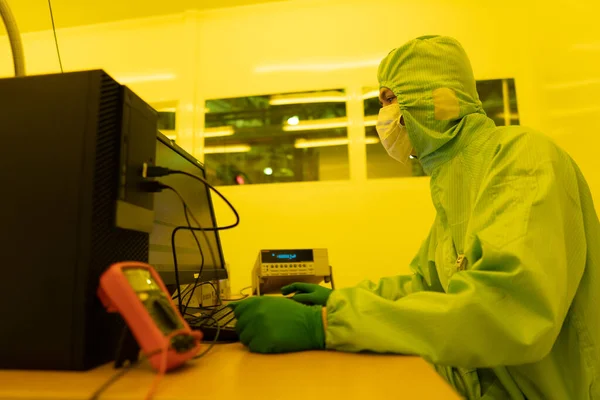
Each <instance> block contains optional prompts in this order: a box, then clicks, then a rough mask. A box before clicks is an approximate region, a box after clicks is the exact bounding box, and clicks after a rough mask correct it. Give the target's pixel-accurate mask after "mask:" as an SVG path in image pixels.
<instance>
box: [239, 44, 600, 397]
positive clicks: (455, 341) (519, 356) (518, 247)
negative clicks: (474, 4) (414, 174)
mask: <svg viewBox="0 0 600 400" xmlns="http://www.w3.org/2000/svg"><path fill="white" fill-rule="evenodd" d="M378 79H379V85H380V100H381V103H382V104H383V107H382V108H381V111H380V113H379V121H378V123H377V131H378V134H379V136H380V138H381V142H382V144H383V146H384V147H385V148H386V150H387V152H388V153H389V155H390V156H391V157H393V158H395V159H396V160H398V161H400V162H405V161H406V160H407V159H408V157H409V154H410V153H411V152H414V153H416V155H417V157H418V159H419V161H420V162H421V164H422V165H423V168H424V170H425V171H426V172H427V174H428V175H430V176H431V198H432V200H433V204H434V206H435V209H436V212H437V213H436V218H435V222H434V224H433V226H432V227H431V230H430V232H429V235H428V237H427V238H426V239H425V241H424V242H423V244H422V246H421V249H420V250H419V252H418V254H417V256H416V257H415V258H414V260H413V262H412V263H411V265H410V267H411V269H412V271H413V274H412V275H405V276H395V277H388V278H383V279H381V281H380V282H379V283H378V284H374V283H371V282H366V283H363V284H361V285H359V286H357V287H352V288H345V289H339V290H334V291H330V290H329V289H326V288H324V287H320V286H316V285H308V284H293V285H290V286H288V287H285V288H283V292H284V293H294V292H295V293H296V295H295V296H294V298H293V299H294V300H296V301H292V300H289V299H286V298H273V297H257V298H250V299H247V300H244V301H241V302H238V303H235V304H233V305H232V307H233V308H234V311H235V314H236V317H237V319H238V322H237V328H236V329H237V331H238V334H239V337H240V340H241V342H242V343H243V344H245V345H246V346H248V347H249V348H250V350H251V351H254V352H260V353H277V352H289V351H301V350H309V349H332V350H340V351H348V352H359V351H372V352H381V353H387V352H391V353H399V354H414V355H419V356H422V357H423V358H425V359H426V360H428V361H430V362H431V363H433V364H434V365H435V368H436V370H437V371H438V372H439V373H440V374H441V375H442V376H443V377H444V378H445V379H446V380H447V381H448V382H449V383H450V384H451V385H452V386H454V388H455V389H456V390H457V391H458V392H459V393H461V394H462V395H464V396H465V397H467V398H469V399H479V398H486V399H528V400H532V399H560V400H567V399H577V400H582V399H600V347H599V342H600V286H599V284H600V280H599V276H598V274H599V273H600V223H599V222H598V216H597V215H596V212H595V209H594V204H593V201H592V196H591V194H590V189H589V187H588V185H587V183H586V181H585V179H584V177H583V175H582V174H581V172H580V171H579V168H578V167H577V165H576V164H575V162H574V161H573V160H572V159H571V158H570V157H569V156H568V155H567V154H566V153H565V152H564V151H563V150H561V149H560V148H559V147H557V146H556V145H555V144H554V143H553V142H552V141H550V140H549V139H548V138H547V137H545V136H544V135H542V134H540V133H537V132H534V131H532V130H531V129H528V128H525V127H521V126H507V127H496V126H495V124H494V122H493V121H492V120H491V119H489V118H488V117H487V116H486V114H485V112H484V111H483V109H482V104H481V102H480V100H479V97H478V95H477V91H476V88H475V79H474V77H473V72H472V69H471V65H470V62H469V59H468V58H467V55H466V54H465V51H464V50H463V48H462V47H461V45H460V44H459V43H458V42H457V41H456V40H454V39H452V38H449V37H440V36H427V37H421V38H418V39H415V40H412V41H410V42H408V43H406V44H405V45H403V46H402V47H400V48H397V49H395V50H393V51H392V52H391V53H390V54H389V55H388V56H387V57H386V58H385V59H384V60H383V61H382V62H381V64H380V66H379V71H378Z"/></svg>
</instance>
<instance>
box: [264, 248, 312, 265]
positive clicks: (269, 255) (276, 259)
mask: <svg viewBox="0 0 600 400" xmlns="http://www.w3.org/2000/svg"><path fill="white" fill-rule="evenodd" d="M261 260H262V262H263V263H296V262H313V261H314V257H313V251H312V250H263V251H262V252H261Z"/></svg>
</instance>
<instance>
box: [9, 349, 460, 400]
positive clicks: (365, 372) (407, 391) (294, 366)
mask: <svg viewBox="0 0 600 400" xmlns="http://www.w3.org/2000/svg"><path fill="white" fill-rule="evenodd" d="M114 373H115V370H114V369H113V368H112V365H104V366H102V367H99V368H96V369H94V370H91V371H88V372H40V371H0V399H1V400H5V399H6V400H9V399H10V400H16V399H60V400H71V399H88V398H89V397H90V396H91V394H92V393H93V392H94V391H95V390H96V389H98V388H99V387H100V386H101V385H102V383H104V382H105V381H106V380H107V379H109V377H111V376H112V375H113V374H114ZM153 379H154V371H153V370H152V369H151V368H150V366H149V364H148V363H147V362H143V363H142V364H141V365H138V366H136V367H135V368H132V370H131V371H129V372H128V373H127V374H126V375H125V376H123V377H122V378H121V379H120V380H118V381H117V382H115V383H114V384H113V385H112V386H111V387H110V388H108V389H107V390H106V391H105V392H104V393H103V394H102V396H100V399H101V400H109V399H113V400H117V399H119V400H123V399H143V398H144V396H145V395H146V392H147V390H148V388H149V387H150V384H151V383H152V380H153ZM154 398H155V399H157V400H160V399H170V400H171V399H172V400H180V399H181V400H185V399H194V400H196V399H210V400H217V399H219V400H221V399H225V400H229V399H232V400H237V399H240V400H241V399H243V400H246V399H277V400H279V399H281V400H317V399H331V400H337V399H343V400H351V399H361V400H364V399H392V398H394V399H419V400H421V399H423V400H427V399H435V400H439V399H459V398H460V397H459V396H458V395H457V394H455V393H454V391H453V390H452V389H451V388H450V386H449V385H448V384H447V383H446V382H445V381H444V380H443V379H442V378H441V377H439V376H438V375H437V373H436V372H435V371H434V370H433V368H432V367H430V366H429V365H428V364H427V363H426V362H425V361H423V360H422V359H420V358H417V357H404V356H379V355H365V354H345V353H337V352H325V351H322V352H305V353H292V354H282V355H260V354H252V353H249V352H248V351H247V350H246V349H245V348H244V347H243V346H242V345H240V344H227V345H217V346H215V347H214V348H213V350H212V351H211V352H210V353H208V354H207V355H206V356H205V357H203V358H201V359H198V360H194V361H193V362H191V363H189V364H188V365H186V366H185V367H183V368H181V369H179V370H177V371H173V372H171V373H169V374H167V375H166V376H165V377H164V378H163V380H162V381H161V383H160V386H159V387H158V390H157V393H156V396H155V397H154Z"/></svg>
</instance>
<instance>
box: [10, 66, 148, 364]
mask: <svg viewBox="0 0 600 400" xmlns="http://www.w3.org/2000/svg"><path fill="white" fill-rule="evenodd" d="M156 124H157V114H156V112H155V111H154V110H153V109H152V108H151V107H149V106H148V105H147V104H145V103H144V102H143V101H142V100H141V99H139V98H138V97H137V96H136V95H135V94H133V93H132V92H131V91H130V90H129V89H128V88H126V87H124V86H122V85H119V84H118V83H117V82H116V81H114V80H113V79H112V78H111V77H110V76H109V75H107V74H106V73H105V72H103V71H82V72H74V73H66V74H54V75H42V76H30V77H22V78H10V79H0V185H1V187H2V189H1V195H0V232H1V234H0V246H1V248H0V368H4V369H61V370H85V369H89V368H92V367H94V366H97V365H99V364H102V363H105V362H107V361H110V360H112V359H114V356H115V352H116V350H117V342H118V340H119V337H120V335H121V332H122V328H123V326H124V325H123V322H122V321H121V318H120V316H119V315H117V314H108V313H107V312H106V311H105V310H104V309H103V307H102V306H101V304H100V302H99V300H98V298H97V296H96V290H97V286H98V279H99V276H100V275H101V273H102V272H103V271H104V270H105V269H106V268H107V267H109V266H110V265H111V264H112V263H114V262H118V261H124V260H137V261H144V262H145V261H147V260H148V237H149V234H148V231H147V230H145V229H144V228H143V227H145V226H146V227H147V225H148V221H147V220H146V221H143V219H144V218H148V217H149V218H151V217H152V206H153V205H152V201H153V199H152V195H149V194H147V193H142V192H140V191H139V190H137V189H136V184H138V181H139V179H138V178H139V171H140V170H141V164H143V162H149V163H151V162H152V159H153V157H154V155H155V151H156ZM137 188H139V185H137ZM127 220H129V221H127ZM128 223H130V226H128V225H127V224H128ZM151 224H152V220H151V219H150V226H151ZM119 226H120V227H119Z"/></svg>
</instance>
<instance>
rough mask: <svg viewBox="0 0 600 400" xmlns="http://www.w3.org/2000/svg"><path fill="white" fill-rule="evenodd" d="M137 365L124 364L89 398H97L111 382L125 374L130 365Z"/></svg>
mask: <svg viewBox="0 0 600 400" xmlns="http://www.w3.org/2000/svg"><path fill="white" fill-rule="evenodd" d="M135 365H138V363H135V364H129V365H127V366H124V367H122V368H121V370H120V371H119V372H117V373H116V374H114V375H113V376H111V377H110V378H109V379H108V380H107V381H106V382H104V383H103V384H102V386H100V387H99V388H98V389H97V390H96V391H95V392H94V393H93V394H92V396H91V397H90V400H97V399H98V397H100V395H101V394H102V393H103V392H104V391H105V390H106V389H108V388H109V387H110V386H111V385H112V384H113V383H115V382H116V381H117V380H119V379H121V378H122V377H123V375H125V374H126V373H128V372H129V371H131V369H132V367H133V366H135Z"/></svg>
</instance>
